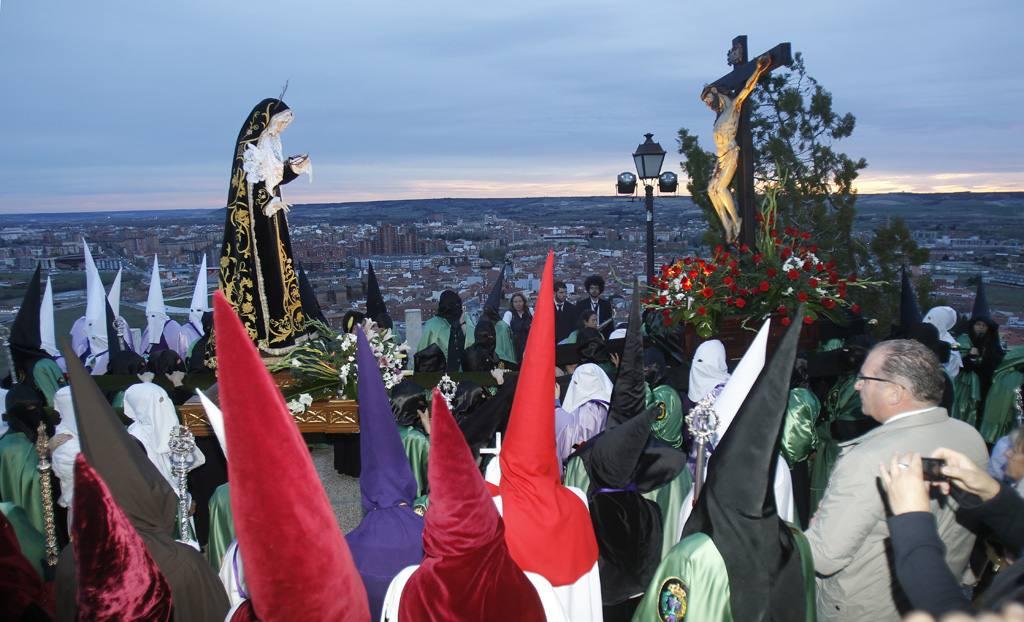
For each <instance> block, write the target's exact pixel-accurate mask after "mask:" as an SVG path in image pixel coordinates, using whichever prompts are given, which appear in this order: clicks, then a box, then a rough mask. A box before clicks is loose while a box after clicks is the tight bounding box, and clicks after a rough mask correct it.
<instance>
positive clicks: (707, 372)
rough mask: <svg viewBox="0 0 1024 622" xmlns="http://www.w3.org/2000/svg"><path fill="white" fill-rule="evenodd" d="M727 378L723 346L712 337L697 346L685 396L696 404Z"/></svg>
mask: <svg viewBox="0 0 1024 622" xmlns="http://www.w3.org/2000/svg"><path fill="white" fill-rule="evenodd" d="M728 379H729V367H728V365H727V364H726V360H725V346H724V345H723V344H722V342H721V341H719V340H717V339H712V340H710V341H705V342H704V343H702V344H700V345H699V346H697V351H696V352H694V353H693V363H692V364H691V365H690V384H689V388H688V389H687V391H686V396H687V397H689V398H690V401H691V402H693V403H694V404H696V403H697V402H699V401H701V399H703V398H704V396H705V395H707V394H708V393H711V392H712V391H714V389H715V387H717V386H718V385H720V384H722V383H724V382H725V381H726V380H728Z"/></svg>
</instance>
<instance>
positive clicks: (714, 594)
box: [633, 526, 817, 622]
mask: <svg viewBox="0 0 1024 622" xmlns="http://www.w3.org/2000/svg"><path fill="white" fill-rule="evenodd" d="M790 532H791V533H792V534H793V538H794V540H795V541H796V544H797V550H798V551H799V552H800V568H801V571H802V573H803V578H804V603H805V604H804V606H805V610H806V612H807V613H806V616H805V619H806V620H807V622H814V620H816V618H817V612H816V610H815V602H814V561H813V560H812V559H811V550H810V547H809V546H808V544H807V538H806V537H804V535H803V533H801V532H800V531H799V530H797V529H793V528H792V526H790ZM730 597H731V589H730V586H729V573H728V571H727V570H726V567H725V560H724V559H722V555H721V553H719V552H718V548H717V547H716V546H715V543H714V541H713V540H712V539H711V538H710V537H709V536H708V535H707V534H704V533H695V534H693V535H690V536H687V537H686V538H684V539H683V540H682V541H681V542H680V543H679V544H678V545H676V546H675V547H673V548H672V551H671V552H670V553H669V554H668V555H667V556H666V557H665V558H664V559H663V560H661V564H659V565H658V569H657V571H655V573H654V577H653V578H652V579H651V582H650V583H649V584H648V585H647V590H646V591H645V592H644V597H643V600H641V601H640V605H639V606H638V607H637V609H636V612H635V613H634V614H633V622H660V621H662V620H665V621H668V620H671V621H673V622H682V621H683V620H684V619H685V620H686V622H732V619H733V617H732V606H731V605H730V603H729V599H730Z"/></svg>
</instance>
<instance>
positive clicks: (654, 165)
mask: <svg viewBox="0 0 1024 622" xmlns="http://www.w3.org/2000/svg"><path fill="white" fill-rule="evenodd" d="M644 138H646V139H647V140H645V141H644V142H642V143H640V145H639V146H638V147H637V148H636V151H635V152H633V162H634V163H635V164H636V174H637V175H638V176H639V177H640V179H644V180H647V179H655V178H656V177H658V175H660V174H661V164H662V162H664V161H665V150H664V149H662V148H661V145H659V144H658V143H656V142H654V141H653V140H652V139H653V138H654V134H644Z"/></svg>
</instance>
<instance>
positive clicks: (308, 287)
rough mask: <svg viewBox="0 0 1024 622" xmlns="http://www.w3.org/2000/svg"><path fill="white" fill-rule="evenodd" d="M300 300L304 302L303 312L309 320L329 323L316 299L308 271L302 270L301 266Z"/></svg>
mask: <svg viewBox="0 0 1024 622" xmlns="http://www.w3.org/2000/svg"><path fill="white" fill-rule="evenodd" d="M299 298H300V299H301V300H302V312H303V313H304V314H305V315H306V318H307V319H312V320H316V321H317V322H323V323H324V324H326V323H327V318H326V317H324V312H323V311H322V310H321V309H320V301H319V300H317V299H316V291H315V290H314V289H313V284H312V283H310V282H309V277H308V276H306V271H305V270H303V269H302V266H301V265H300V266H299Z"/></svg>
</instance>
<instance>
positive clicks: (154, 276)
mask: <svg viewBox="0 0 1024 622" xmlns="http://www.w3.org/2000/svg"><path fill="white" fill-rule="evenodd" d="M169 319H171V318H170V316H169V315H167V307H166V306H165V305H164V291H163V289H162V288H161V287H160V260H159V259H158V258H157V256H156V255H153V271H152V273H151V274H150V276H149V296H148V297H147V298H146V335H147V338H146V343H148V344H150V345H153V344H158V343H160V338H161V337H163V334H164V325H165V324H167V320H169ZM143 347H147V346H146V345H145V344H144V345H143Z"/></svg>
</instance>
